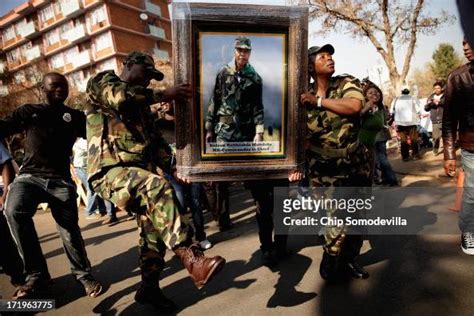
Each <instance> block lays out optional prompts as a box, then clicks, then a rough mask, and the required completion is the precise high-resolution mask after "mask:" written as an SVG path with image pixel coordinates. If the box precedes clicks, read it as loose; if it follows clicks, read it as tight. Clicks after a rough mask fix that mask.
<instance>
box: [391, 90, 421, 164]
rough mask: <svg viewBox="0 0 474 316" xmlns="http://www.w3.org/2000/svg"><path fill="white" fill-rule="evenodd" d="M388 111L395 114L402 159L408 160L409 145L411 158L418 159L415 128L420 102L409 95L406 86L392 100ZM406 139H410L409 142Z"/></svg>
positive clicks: (418, 152) (418, 117) (418, 118)
mask: <svg viewBox="0 0 474 316" xmlns="http://www.w3.org/2000/svg"><path fill="white" fill-rule="evenodd" d="M390 113H391V114H394V115H395V116H394V119H395V125H396V126H397V132H398V134H399V136H400V141H401V153H402V159H403V161H408V160H410V147H411V150H412V156H413V159H414V160H418V159H420V158H421V156H420V146H419V144H418V138H419V135H418V132H417V130H416V127H417V125H418V123H419V120H420V103H419V102H418V99H416V98H415V97H412V96H411V95H410V90H408V88H404V89H403V90H402V95H401V96H399V97H398V98H396V99H395V100H394V101H393V103H392V108H391V110H390ZM408 139H410V141H411V143H410V144H409V143H408Z"/></svg>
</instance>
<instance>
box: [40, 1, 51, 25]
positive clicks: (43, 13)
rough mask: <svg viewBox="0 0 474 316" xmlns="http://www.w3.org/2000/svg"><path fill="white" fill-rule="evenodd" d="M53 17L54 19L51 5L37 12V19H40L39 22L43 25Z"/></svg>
mask: <svg viewBox="0 0 474 316" xmlns="http://www.w3.org/2000/svg"><path fill="white" fill-rule="evenodd" d="M53 17H54V9H53V6H52V5H51V4H50V5H48V6H46V7H44V8H43V9H41V10H40V11H39V18H40V20H41V22H43V23H44V22H46V21H48V20H49V19H51V18H53Z"/></svg>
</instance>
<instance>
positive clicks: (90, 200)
mask: <svg viewBox="0 0 474 316" xmlns="http://www.w3.org/2000/svg"><path fill="white" fill-rule="evenodd" d="M74 170H75V171H76V175H77V177H78V178H79V180H81V182H82V184H83V185H84V186H85V187H86V194H87V198H86V208H85V213H86V216H89V215H92V214H94V206H96V205H97V207H98V208H99V211H100V212H101V213H104V211H105V212H106V213H107V215H109V216H114V215H115V214H114V213H113V211H114V206H113V205H112V203H110V202H109V201H106V200H104V199H102V198H101V197H100V196H99V195H98V194H97V193H95V192H94V191H91V189H90V187H89V183H88V182H87V169H86V168H77V167H76V168H74Z"/></svg>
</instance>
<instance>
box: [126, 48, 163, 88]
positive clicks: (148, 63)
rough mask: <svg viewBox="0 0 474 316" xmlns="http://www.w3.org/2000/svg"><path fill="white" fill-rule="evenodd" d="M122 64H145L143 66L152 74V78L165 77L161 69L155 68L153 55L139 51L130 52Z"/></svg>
mask: <svg viewBox="0 0 474 316" xmlns="http://www.w3.org/2000/svg"><path fill="white" fill-rule="evenodd" d="M123 64H124V65H127V64H138V65H145V68H146V70H147V71H148V72H150V73H151V74H153V79H155V80H158V81H161V80H163V78H164V77H165V75H163V73H162V72H161V71H159V70H158V69H156V68H155V61H154V60H153V57H151V56H150V55H148V54H145V53H143V52H139V51H133V52H130V53H129V54H128V55H127V57H125V60H124V61H123Z"/></svg>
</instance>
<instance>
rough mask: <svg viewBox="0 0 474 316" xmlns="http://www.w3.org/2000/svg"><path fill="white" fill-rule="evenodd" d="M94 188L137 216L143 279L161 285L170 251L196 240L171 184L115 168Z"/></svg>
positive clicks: (139, 171)
mask: <svg viewBox="0 0 474 316" xmlns="http://www.w3.org/2000/svg"><path fill="white" fill-rule="evenodd" d="M91 185H92V187H93V189H94V191H95V192H97V193H98V194H99V195H100V196H101V197H102V198H104V199H106V200H109V201H111V202H113V203H114V204H115V205H116V206H118V207H120V208H123V209H125V210H127V211H131V212H133V213H136V214H137V224H138V228H139V233H140V240H139V247H140V269H141V272H142V280H143V282H144V284H145V285H146V286H157V285H158V280H159V275H160V272H161V271H162V270H163V267H164V263H165V261H164V255H165V252H166V248H168V249H173V248H174V247H175V246H177V245H179V244H180V243H183V242H187V241H189V240H190V238H191V237H192V229H191V227H190V226H189V225H188V221H187V219H186V218H185V217H182V216H181V215H180V214H179V211H178V206H177V205H178V204H177V202H176V198H175V195H174V191H173V189H172V188H171V186H170V184H169V182H168V181H167V180H166V179H164V178H162V177H161V176H159V175H157V174H154V173H151V172H149V171H147V170H145V169H141V168H137V167H115V168H112V169H110V170H109V171H108V172H107V173H106V174H105V175H104V176H102V177H101V178H98V179H94V180H93V181H92V183H91Z"/></svg>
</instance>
